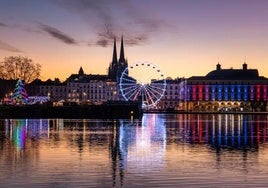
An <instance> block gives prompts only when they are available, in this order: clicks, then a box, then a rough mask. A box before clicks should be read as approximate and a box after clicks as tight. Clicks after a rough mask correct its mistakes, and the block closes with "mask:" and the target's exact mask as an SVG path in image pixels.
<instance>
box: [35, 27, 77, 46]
mask: <svg viewBox="0 0 268 188" xmlns="http://www.w3.org/2000/svg"><path fill="white" fill-rule="evenodd" d="M40 28H41V29H42V30H43V31H45V32H46V33H48V34H49V35H50V36H52V37H54V38H56V39H58V40H60V41H61V42H64V43H66V44H77V42H76V40H75V39H74V38H72V37H71V36H69V35H67V34H65V33H63V32H62V31H60V30H58V29H56V28H54V27H51V26H48V25H45V24H40Z"/></svg>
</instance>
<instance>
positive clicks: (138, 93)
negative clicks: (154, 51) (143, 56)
mask: <svg viewBox="0 0 268 188" xmlns="http://www.w3.org/2000/svg"><path fill="white" fill-rule="evenodd" d="M119 86H120V91H121V94H122V96H123V98H124V99H125V100H126V101H139V100H141V102H142V108H143V109H151V108H156V105H157V103H158V102H159V101H160V99H161V98H162V97H163V96H164V93H165V90H166V79H165V76H164V74H163V73H162V71H161V70H160V69H159V68H158V67H157V66H156V65H154V64H152V63H135V64H134V65H130V66H129V67H127V68H125V70H124V71H123V72H122V75H121V77H120V83H119Z"/></svg>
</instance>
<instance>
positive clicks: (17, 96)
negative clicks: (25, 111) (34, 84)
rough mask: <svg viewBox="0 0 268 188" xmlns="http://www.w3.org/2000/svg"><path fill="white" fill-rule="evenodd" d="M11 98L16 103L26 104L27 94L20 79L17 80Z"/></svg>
mask: <svg viewBox="0 0 268 188" xmlns="http://www.w3.org/2000/svg"><path fill="white" fill-rule="evenodd" d="M12 99H13V100H14V101H15V103H16V104H26V103H27V101H28V94H27V92H26V90H25V88H24V83H23V81H22V80H18V82H17V84H16V86H15V89H14V93H13V95H12Z"/></svg>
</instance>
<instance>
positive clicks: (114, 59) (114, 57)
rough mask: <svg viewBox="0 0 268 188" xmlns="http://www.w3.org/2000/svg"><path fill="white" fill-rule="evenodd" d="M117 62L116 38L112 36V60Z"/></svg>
mask: <svg viewBox="0 0 268 188" xmlns="http://www.w3.org/2000/svg"><path fill="white" fill-rule="evenodd" d="M112 62H117V53H116V38H115V37H114V52H113V61H112Z"/></svg>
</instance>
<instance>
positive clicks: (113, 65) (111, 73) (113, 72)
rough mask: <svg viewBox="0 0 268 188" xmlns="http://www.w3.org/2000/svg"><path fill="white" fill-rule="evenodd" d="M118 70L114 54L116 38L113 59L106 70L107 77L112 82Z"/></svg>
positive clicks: (115, 54) (114, 52)
mask: <svg viewBox="0 0 268 188" xmlns="http://www.w3.org/2000/svg"><path fill="white" fill-rule="evenodd" d="M117 69H118V61H117V53H116V38H114V49H113V58H112V62H111V63H110V66H109V70H108V77H109V78H110V79H112V80H116V74H117Z"/></svg>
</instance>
